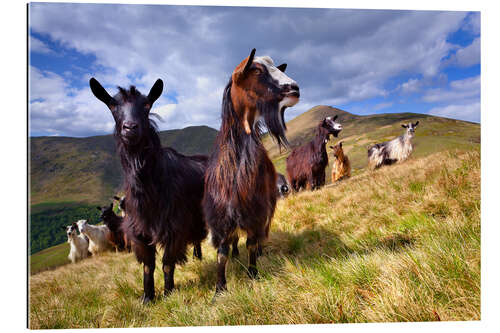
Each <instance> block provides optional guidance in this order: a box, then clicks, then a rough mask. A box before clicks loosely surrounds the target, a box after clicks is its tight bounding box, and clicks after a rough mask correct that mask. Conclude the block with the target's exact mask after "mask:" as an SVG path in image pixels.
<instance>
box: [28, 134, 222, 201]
mask: <svg viewBox="0 0 500 333" xmlns="http://www.w3.org/2000/svg"><path fill="white" fill-rule="evenodd" d="M216 134H217V131H216V130H214V129H212V128H210V127H207V126H194V127H186V128H184V129H182V130H169V131H163V132H160V139H161V141H162V144H163V145H167V146H170V147H173V148H175V149H177V150H178V151H179V152H181V153H183V154H188V155H189V154H208V153H209V152H210V151H211V149H212V146H213V142H214V140H215V136H216ZM30 145H31V146H30V148H31V155H30V182H31V187H30V191H31V192H30V198H31V203H30V204H31V205H37V204H65V203H75V202H78V203H92V204H96V203H102V202H103V201H104V202H107V201H108V200H109V198H110V197H111V196H112V195H113V194H114V193H116V191H117V190H118V189H119V187H120V185H121V182H122V169H121V165H120V162H119V160H118V157H117V154H116V150H115V142H114V138H113V136H112V135H105V136H94V137H89V138H68V137H62V138H61V137H35V138H31V139H30Z"/></svg>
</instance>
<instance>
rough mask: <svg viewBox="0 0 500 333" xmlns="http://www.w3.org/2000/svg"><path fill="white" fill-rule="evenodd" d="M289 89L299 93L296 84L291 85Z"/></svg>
mask: <svg viewBox="0 0 500 333" xmlns="http://www.w3.org/2000/svg"><path fill="white" fill-rule="evenodd" d="M291 88H292V90H297V91H299V86H298V85H297V84H296V83H292V85H291Z"/></svg>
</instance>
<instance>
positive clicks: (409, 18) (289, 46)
mask: <svg viewBox="0 0 500 333" xmlns="http://www.w3.org/2000/svg"><path fill="white" fill-rule="evenodd" d="M28 26H29V36H28V38H29V40H28V44H29V65H28V66H29V68H28V75H29V78H28V87H29V93H28V96H29V98H28V99H29V101H28V102H29V117H30V123H29V125H30V127H29V135H30V136H46V135H49V136H73V137H86V136H93V135H104V134H110V133H112V131H113V127H114V121H113V118H112V116H111V112H110V111H109V110H108V109H107V108H106V106H105V105H104V104H102V103H101V102H100V101H98V100H97V99H96V98H95V97H94V96H93V95H92V93H91V91H90V88H89V86H88V81H89V79H90V78H91V77H95V78H96V79H97V80H98V81H99V82H101V84H102V85H103V86H104V87H105V88H106V89H107V90H108V92H109V93H110V94H112V95H114V94H115V93H116V92H117V86H122V87H128V86H130V85H135V86H136V87H137V88H138V89H139V90H140V91H141V92H142V93H143V94H147V93H148V92H149V89H150V88H151V87H152V85H153V84H154V82H155V81H156V79H158V78H161V79H162V80H163V81H164V84H165V87H164V91H163V94H162V96H161V97H160V98H159V99H158V100H157V101H156V102H155V104H154V106H153V110H152V112H155V113H158V114H159V115H160V116H161V117H162V119H163V122H161V123H159V127H160V129H161V130H165V129H175V128H184V127H187V126H193V125H207V126H210V127H213V128H215V129H218V128H219V126H220V111H221V102H222V93H223V89H224V87H225V85H226V84H227V82H228V80H229V78H230V76H231V73H232V71H233V69H234V68H235V67H236V65H238V64H239V63H240V62H241V60H243V59H244V58H245V57H247V56H248V55H249V54H250V51H251V49H252V48H256V49H257V52H256V55H257V56H263V55H268V56H270V57H271V58H273V59H274V62H275V63H276V64H277V65H278V64H281V63H287V64H288V67H287V70H286V73H287V75H288V76H290V77H291V78H293V79H294V80H295V81H296V82H297V83H298V84H299V86H300V91H301V99H300V101H299V103H298V104H297V105H295V106H294V107H292V108H289V109H287V111H286V112H285V119H286V120H287V121H288V120H290V119H293V118H294V117H296V116H297V115H299V114H301V113H303V112H306V111H307V110H309V109H310V108H312V107H314V106H316V105H330V106H333V107H337V108H340V109H342V110H345V111H348V112H351V113H354V114H358V115H367V114H374V113H394V112H416V113H424V114H431V115H436V116H443V117H448V118H455V119H460V120H467V121H472V122H480V120H481V112H480V111H481V110H480V87H481V76H480V67H481V64H480V44H481V31H480V13H479V12H465V11H422V10H419V11H408V10H405V11H398V10H361V9H353V10H347V9H325V8H310V9H308V8H263V7H222V6H212V7H210V6H172V5H117V4H82V3H80V4H75V3H73V4H71V3H66V4H65V3H31V4H30V5H29V22H28Z"/></svg>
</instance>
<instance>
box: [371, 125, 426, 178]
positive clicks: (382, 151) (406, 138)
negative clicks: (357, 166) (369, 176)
mask: <svg viewBox="0 0 500 333" xmlns="http://www.w3.org/2000/svg"><path fill="white" fill-rule="evenodd" d="M418 123H419V122H418V121H417V122H416V123H408V124H403V125H401V126H402V127H403V128H406V132H405V133H404V134H403V135H401V136H398V137H397V138H395V139H392V140H391V141H386V142H382V143H377V144H375V145H373V146H371V147H370V148H368V165H369V167H370V168H371V169H376V168H379V167H381V166H382V165H390V164H393V163H397V162H401V161H404V160H406V159H407V158H408V157H409V156H410V154H411V153H412V151H413V144H412V143H411V139H412V138H413V137H414V136H415V128H416V127H417V125H418Z"/></svg>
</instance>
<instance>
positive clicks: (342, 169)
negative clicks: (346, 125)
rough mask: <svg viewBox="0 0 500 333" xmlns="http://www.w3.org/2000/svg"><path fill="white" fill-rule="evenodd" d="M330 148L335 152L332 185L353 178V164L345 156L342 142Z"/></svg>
mask: <svg viewBox="0 0 500 333" xmlns="http://www.w3.org/2000/svg"><path fill="white" fill-rule="evenodd" d="M330 148H332V150H333V165H332V183H335V182H336V181H338V180H342V179H345V178H349V177H351V162H349V158H348V157H347V155H345V154H344V150H343V149H342V142H339V143H338V144H336V145H335V146H333V147H332V146H330Z"/></svg>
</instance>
